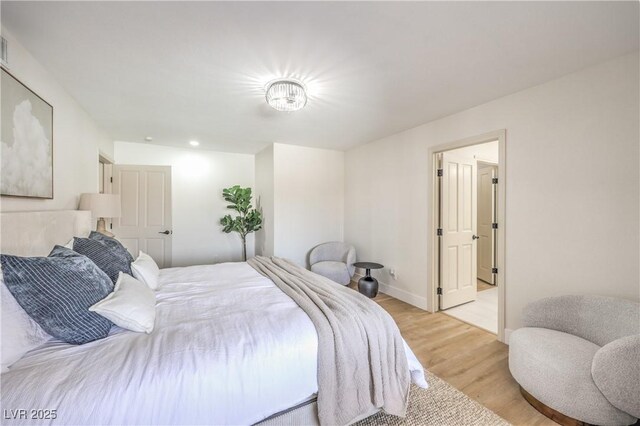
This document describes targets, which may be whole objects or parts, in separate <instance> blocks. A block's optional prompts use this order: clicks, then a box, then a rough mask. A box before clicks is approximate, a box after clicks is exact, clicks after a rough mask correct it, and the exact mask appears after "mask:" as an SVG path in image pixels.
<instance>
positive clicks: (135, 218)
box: [113, 165, 172, 268]
mask: <svg viewBox="0 0 640 426" xmlns="http://www.w3.org/2000/svg"><path fill="white" fill-rule="evenodd" d="M113 192H114V193H115V194H120V203H121V204H122V213H121V216H120V217H119V218H116V219H113V233H114V234H115V235H116V238H118V240H120V241H121V242H122V244H123V245H124V246H125V247H126V248H127V249H128V250H129V252H131V254H132V255H133V257H134V258H135V257H137V256H138V252H139V250H142V251H144V252H145V253H147V254H148V255H150V256H151V257H152V258H153V260H155V261H156V263H157V264H158V266H159V267H160V268H167V267H170V266H171V238H172V231H171V167H169V166H117V165H116V166H114V170H113Z"/></svg>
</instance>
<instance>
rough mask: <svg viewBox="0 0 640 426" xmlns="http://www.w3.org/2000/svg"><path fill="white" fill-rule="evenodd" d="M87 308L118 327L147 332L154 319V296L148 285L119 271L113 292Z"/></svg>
mask: <svg viewBox="0 0 640 426" xmlns="http://www.w3.org/2000/svg"><path fill="white" fill-rule="evenodd" d="M89 310H90V311H92V312H96V313H97V314H100V315H102V316H103V317H105V318H106V319H108V320H109V321H111V322H112V323H114V324H115V325H117V326H118V327H122V328H126V329H127V330H131V331H137V332H140V333H142V332H145V333H147V334H148V333H151V332H152V331H153V326H154V324H155V321H156V296H155V294H153V291H151V289H150V288H149V287H147V286H146V285H144V284H143V283H141V282H140V281H138V280H136V279H135V278H133V277H132V276H131V275H128V274H125V273H124V272H122V271H121V272H120V274H119V275H118V281H116V285H115V287H114V288H113V292H112V293H110V294H109V295H108V296H107V297H105V298H104V299H102V300H101V301H99V302H98V303H96V304H94V305H93V306H91V307H90V308H89Z"/></svg>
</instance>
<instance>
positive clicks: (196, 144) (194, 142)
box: [189, 141, 200, 146]
mask: <svg viewBox="0 0 640 426" xmlns="http://www.w3.org/2000/svg"><path fill="white" fill-rule="evenodd" d="M189 145H191V146H198V145H200V142H198V141H189Z"/></svg>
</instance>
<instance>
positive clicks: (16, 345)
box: [0, 270, 51, 373]
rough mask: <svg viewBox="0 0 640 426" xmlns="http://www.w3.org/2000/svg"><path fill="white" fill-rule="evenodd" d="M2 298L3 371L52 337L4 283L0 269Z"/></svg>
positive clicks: (1, 351) (0, 293) (0, 292)
mask: <svg viewBox="0 0 640 426" xmlns="http://www.w3.org/2000/svg"><path fill="white" fill-rule="evenodd" d="M0 287H1V288H0V298H2V347H1V348H0V353H1V354H2V372H3V373H4V372H6V371H8V370H9V366H10V365H11V364H13V363H14V362H16V361H18V360H19V359H20V358H22V356H23V355H24V354H26V353H27V352H29V351H30V350H32V349H35V348H37V347H38V346H40V345H42V344H43V343H45V342H46V341H47V340H49V339H51V336H50V335H49V334H47V333H46V332H45V331H44V330H43V329H42V328H41V327H40V326H39V325H38V323H36V322H35V321H34V320H33V319H31V317H30V316H29V314H27V313H26V312H25V311H24V309H22V307H21V306H20V305H19V304H18V302H17V301H16V299H15V298H14V297H13V294H11V292H10V291H9V289H8V288H7V286H6V285H4V279H3V276H2V271H1V270H0Z"/></svg>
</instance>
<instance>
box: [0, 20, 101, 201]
mask: <svg viewBox="0 0 640 426" xmlns="http://www.w3.org/2000/svg"><path fill="white" fill-rule="evenodd" d="M2 35H3V37H5V38H6V39H7V41H8V42H9V66H10V69H9V72H10V73H11V74H12V75H13V76H15V77H16V78H17V79H18V80H20V81H21V82H22V83H23V84H25V85H26V86H27V87H29V88H30V89H31V90H32V91H34V92H35V93H36V94H38V96H40V97H41V98H43V99H44V100H45V101H47V102H48V103H49V104H51V105H52V106H53V185H54V187H53V196H54V198H53V199H52V200H40V199H29V198H19V197H2V198H1V200H0V202H1V206H0V210H2V211H6V212H8V211H38V210H65V209H72V210H73V209H77V208H78V199H79V196H80V194H81V193H83V192H98V151H99V150H100V151H102V152H103V153H104V154H106V155H107V156H109V157H113V142H112V140H111V139H110V138H109V136H108V135H107V134H106V133H105V132H104V131H102V129H100V128H99V127H98V126H97V125H96V123H95V122H94V121H93V120H92V119H91V117H89V115H88V114H87V113H86V112H85V111H84V110H83V109H82V108H81V107H80V105H79V104H78V103H77V102H76V101H75V99H73V98H72V97H71V96H70V95H69V94H68V93H67V92H66V91H65V90H64V89H63V88H62V87H61V86H60V85H59V84H58V82H57V81H56V80H55V79H54V78H53V76H52V75H50V74H49V73H48V72H47V70H45V69H44V68H43V67H42V65H40V64H39V63H38V62H37V61H36V60H35V58H34V57H33V56H31V54H30V53H29V52H28V51H27V50H25V49H24V48H23V47H22V46H21V45H20V44H19V42H18V40H16V39H15V38H14V37H13V36H12V35H11V34H10V33H9V32H8V31H7V30H6V29H3V30H2Z"/></svg>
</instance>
